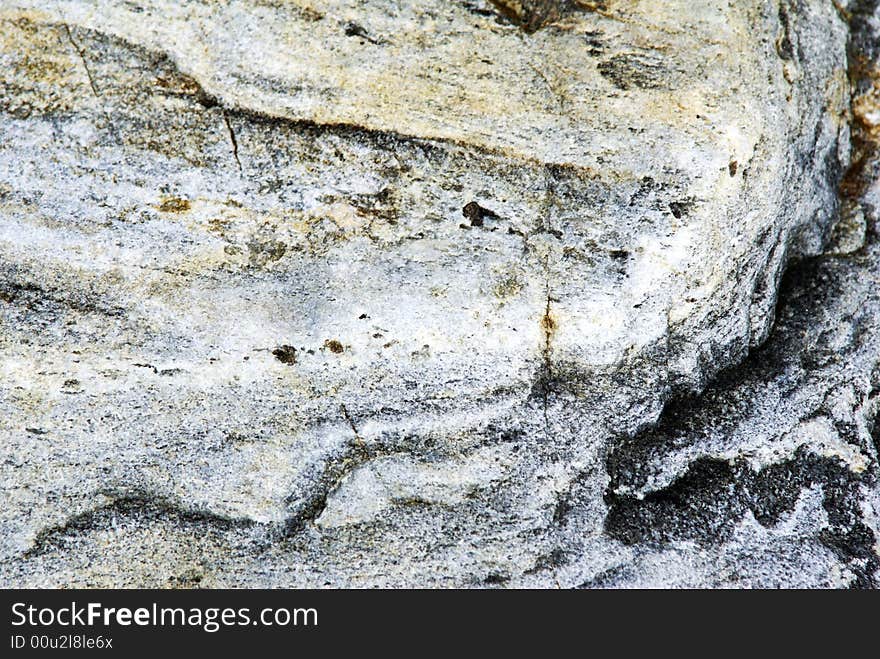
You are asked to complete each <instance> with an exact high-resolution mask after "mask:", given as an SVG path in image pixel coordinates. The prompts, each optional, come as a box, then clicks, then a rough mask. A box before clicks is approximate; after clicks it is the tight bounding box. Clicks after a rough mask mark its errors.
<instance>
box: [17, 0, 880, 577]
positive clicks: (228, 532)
mask: <svg viewBox="0 0 880 659" xmlns="http://www.w3.org/2000/svg"><path fill="white" fill-rule="evenodd" d="M873 11H874V10H873V3H849V4H846V3H833V2H827V1H825V0H806V1H803V2H798V3H791V2H788V1H787V0H783V1H782V2H781V3H777V2H770V1H764V0H748V1H744V2H737V3H727V2H720V1H718V0H700V1H699V2H687V3H685V2H648V1H644V0H643V1H641V2H636V1H635V0H630V1H623V0H621V1H616V0H607V1H606V2H578V1H575V0H572V1H564V2H563V1H543V0H542V1H539V2H522V3H519V2H517V3H513V2H492V3H490V2H482V1H476V0H475V1H462V2H440V1H439V0H427V1H425V2H411V3H410V2H394V1H392V0H387V1H382V2H359V1H356V0H349V1H342V0H327V1H325V2H317V1H316V2H300V1H297V2H271V1H269V0H239V1H233V2H228V3H214V2H198V1H196V0H188V1H186V2H171V1H170V0H150V1H143V2H140V1H139V2H122V1H112V2H111V1H103V0H93V1H87V0H71V1H61V0H50V1H45V0H43V1H40V2H28V1H23V0H12V1H11V2H6V3H4V4H3V6H2V7H0V70H2V71H3V74H2V78H0V133H2V135H3V137H4V139H3V140H2V141H0V373H2V375H3V377H2V379H0V439H2V444H0V452H2V457H3V460H2V463H0V473H2V481H0V497H2V505H0V555H2V564H0V582H2V584H3V585H6V586H9V585H17V586H24V585H28V586H31V585H32V586H59V585H91V586H116V585H128V586H193V585H200V586H209V587H210V586H322V585H332V586H372V585H386V586H450V585H453V586H488V585H507V586H541V587H547V586H552V587H556V586H561V587H573V586H580V585H585V586H628V585H666V586H679V585H681V586H775V585H786V586H794V585H798V586H850V585H856V586H875V585H876V584H877V569H878V561H880V559H878V537H880V535H878V533H880V521H878V519H880V491H878V486H877V469H878V467H877V452H878V446H877V443H878V442H877V431H876V423H875V419H876V416H877V407H878V390H880V381H878V377H880V376H878V362H880V358H878V355H880V345H878V332H877V329H878V327H877V326H878V324H880V300H878V289H880V287H878V285H877V284H878V277H880V269H878V268H880V252H878V247H877V244H876V229H875V227H876V222H877V218H876V213H875V208H876V207H877V206H876V195H877V186H876V180H877V177H876V176H875V174H876V172H875V171H874V170H875V169H876V149H875V148H874V146H875V145H876V141H877V138H878V135H877V127H878V125H880V113H878V109H877V108H878V105H877V85H876V78H874V77H872V75H873V74H872V72H873V71H874V70H876V61H877V58H876V54H875V53H874V51H873V45H872V44H874V43H876V32H875V31H874V29H875V25H876V16H874V15H873V14H872V12H873ZM850 24H851V25H852V26H854V29H853V31H852V35H854V36H852V37H851V35H850V33H851V30H850ZM848 43H849V48H850V57H849V58H848V57H847V44H848ZM855 54H857V55H858V59H856V58H855V57H854V55H855ZM854 61H858V62H861V65H860V66H859V67H854V66H853V65H852V64H853V62H854ZM853 90H854V92H855V96H854V101H853V103H852V105H851V103H850V101H851V99H850V94H851V91H853ZM851 156H852V157H851ZM851 161H852V163H853V164H852V166H850V162H851ZM847 170H848V173H847ZM841 183H842V188H840V185H841ZM839 188H840V189H842V190H843V192H844V194H843V195H842V196H839V194H838V193H839ZM838 220H839V221H838ZM866 237H867V243H868V244H867V245H866V246H862V245H863V243H864V242H865V241H866ZM826 247H827V248H828V250H829V253H828V255H826V256H817V255H820V254H821V253H822V252H823V250H825V249H826ZM805 258H806V259H807V260H805V261H801V262H800V264H799V265H797V266H795V267H794V268H793V269H792V271H791V275H790V276H789V277H788V279H787V283H786V284H785V285H783V286H782V289H781V290H782V291H783V297H782V301H781V303H780V305H779V313H778V314H777V313H776V308H777V294H778V291H779V290H780V279H781V277H782V274H783V271H784V269H785V267H786V264H788V263H789V262H791V261H792V260H801V259H805ZM777 315H778V319H777V318H776V316H777ZM774 320H777V322H776V328H775V329H774V330H773V333H772V335H770V332H771V328H773V327H774ZM768 336H770V339H769V341H766V340H767V338H768ZM765 341H766V343H765Z"/></svg>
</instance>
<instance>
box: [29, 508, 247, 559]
mask: <svg viewBox="0 0 880 659" xmlns="http://www.w3.org/2000/svg"><path fill="white" fill-rule="evenodd" d="M105 496H111V497H112V498H113V500H112V501H111V502H110V503H108V504H106V505H103V506H100V507H98V508H94V509H92V510H88V511H85V512H83V513H80V514H78V515H74V516H73V517H70V518H69V519H67V520H65V521H64V522H63V523H62V524H58V525H56V526H51V527H49V528H46V529H43V530H41V531H40V532H39V533H38V534H37V536H36V537H35V538H34V541H33V543H32V545H31V547H30V548H29V549H28V550H27V551H25V552H24V554H23V558H34V557H36V556H40V555H43V554H47V553H50V552H52V551H54V550H56V549H60V548H63V547H64V545H65V544H66V543H67V542H69V541H71V540H75V538H76V536H78V535H80V534H83V533H89V532H91V531H98V530H101V529H104V528H107V527H109V526H110V525H111V524H112V523H113V520H114V518H117V517H123V518H126V519H135V520H144V521H153V520H159V519H161V520H166V521H170V522H172V523H175V524H178V525H181V526H190V527H191V526H196V527H205V528H209V529H211V530H214V531H219V532H228V531H233V530H236V529H243V528H249V527H252V526H255V525H256V523H255V522H253V521H252V520H249V519H236V518H230V517H225V516H222V515H217V514H215V513H212V512H208V511H201V510H191V509H187V508H184V507H182V506H181V505H180V504H178V503H176V502H174V501H171V500H169V499H166V498H163V497H161V496H156V495H153V494H149V493H126V494H122V495H119V496H115V497H114V496H113V495H109V494H105Z"/></svg>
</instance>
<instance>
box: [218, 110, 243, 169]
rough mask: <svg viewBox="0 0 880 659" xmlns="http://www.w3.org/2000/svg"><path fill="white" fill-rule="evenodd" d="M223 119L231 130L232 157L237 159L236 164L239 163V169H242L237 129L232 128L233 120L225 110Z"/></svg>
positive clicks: (227, 128)
mask: <svg viewBox="0 0 880 659" xmlns="http://www.w3.org/2000/svg"><path fill="white" fill-rule="evenodd" d="M223 121H224V123H226V130H228V131H229V141H230V142H231V143H232V157H233V158H234V159H235V164H236V165H238V171H239V172H240V171H242V169H241V160H239V159H238V139H236V137H235V130H234V129H233V128H232V122H231V121H230V120H229V113H228V112H226V111H224V112H223Z"/></svg>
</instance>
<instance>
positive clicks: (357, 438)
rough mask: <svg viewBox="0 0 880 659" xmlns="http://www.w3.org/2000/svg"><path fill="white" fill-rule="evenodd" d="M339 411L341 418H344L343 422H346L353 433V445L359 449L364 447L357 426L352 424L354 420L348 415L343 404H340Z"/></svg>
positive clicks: (364, 444)
mask: <svg viewBox="0 0 880 659" xmlns="http://www.w3.org/2000/svg"><path fill="white" fill-rule="evenodd" d="M339 409H340V410H341V411H342V416H343V417H345V420H346V421H347V422H348V425H349V427H350V428H351V431H352V432H353V433H354V440H355V443H356V444H357V445H358V446H359V447H361V448H363V447H365V446H366V442H365V441H364V439H363V437H361V434H360V433H359V432H358V429H357V426H356V425H355V423H354V418H353V417H352V416H351V414H350V413H349V411H348V408H347V407H346V406H345V403H340V404H339Z"/></svg>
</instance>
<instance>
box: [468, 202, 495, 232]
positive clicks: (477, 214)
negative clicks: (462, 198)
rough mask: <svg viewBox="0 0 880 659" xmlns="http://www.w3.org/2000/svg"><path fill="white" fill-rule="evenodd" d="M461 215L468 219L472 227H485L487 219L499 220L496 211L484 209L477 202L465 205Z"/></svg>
mask: <svg viewBox="0 0 880 659" xmlns="http://www.w3.org/2000/svg"><path fill="white" fill-rule="evenodd" d="M461 214H462V215H464V216H465V217H466V218H467V220H468V221H469V222H470V223H471V226H472V227H481V226H483V224H484V222H485V220H487V219H498V215H497V214H496V213H495V212H494V211H491V210H489V209H488V208H483V207H482V206H480V205H479V204H478V203H477V202H475V201H471V202H468V203H467V204H465V207H464V208H462V209H461Z"/></svg>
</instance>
